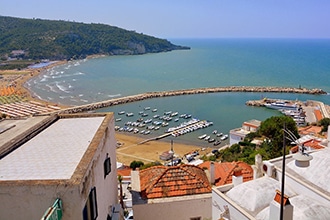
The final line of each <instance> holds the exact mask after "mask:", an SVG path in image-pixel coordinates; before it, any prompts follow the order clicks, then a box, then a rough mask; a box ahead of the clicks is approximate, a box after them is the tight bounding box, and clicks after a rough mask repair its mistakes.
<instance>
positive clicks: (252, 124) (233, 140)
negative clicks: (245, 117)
mask: <svg viewBox="0 0 330 220" xmlns="http://www.w3.org/2000/svg"><path fill="white" fill-rule="evenodd" d="M260 124H261V121H259V120H255V119H253V120H250V121H246V122H244V123H243V124H242V127H240V128H235V129H232V130H230V132H229V136H230V137H229V144H230V145H233V144H237V143H239V142H240V141H243V140H244V138H245V136H246V135H247V134H249V133H251V132H256V131H257V130H258V128H259V127H260Z"/></svg>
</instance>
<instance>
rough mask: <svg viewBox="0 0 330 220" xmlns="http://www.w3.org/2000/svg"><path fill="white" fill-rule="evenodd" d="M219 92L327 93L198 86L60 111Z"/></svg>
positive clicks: (268, 88)
mask: <svg viewBox="0 0 330 220" xmlns="http://www.w3.org/2000/svg"><path fill="white" fill-rule="evenodd" d="M219 92H267V93H268V92H271V93H301V94H313V95H321V94H327V93H326V92H325V91H323V90H321V89H306V88H290V87H259V86H228V87H214V88H196V89H183V90H173V91H161V92H147V93H142V94H137V95H131V96H126V97H121V98H115V99H110V100H105V101H101V102H96V103H91V104H86V105H80V106H75V107H70V108H66V109H62V110H60V111H59V113H65V114H70V113H78V112H86V111H93V110H95V109H99V108H105V107H110V106H115V105H120V104H125V103H130V102H137V101H142V100H146V99H152V98H161V97H169V96H180V95H195V94H205V93H219Z"/></svg>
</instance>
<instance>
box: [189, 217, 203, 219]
mask: <svg viewBox="0 0 330 220" xmlns="http://www.w3.org/2000/svg"><path fill="white" fill-rule="evenodd" d="M190 220H202V217H192V218H190Z"/></svg>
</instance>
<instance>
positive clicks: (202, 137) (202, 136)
mask: <svg viewBox="0 0 330 220" xmlns="http://www.w3.org/2000/svg"><path fill="white" fill-rule="evenodd" d="M206 136H207V134H203V135H201V136H199V137H198V139H204V138H206Z"/></svg>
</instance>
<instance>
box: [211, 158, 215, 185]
mask: <svg viewBox="0 0 330 220" xmlns="http://www.w3.org/2000/svg"><path fill="white" fill-rule="evenodd" d="M210 183H211V185H214V183H215V168H214V162H213V161H211V163H210Z"/></svg>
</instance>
